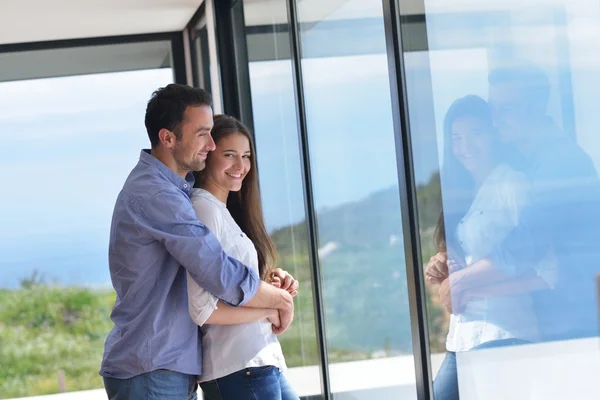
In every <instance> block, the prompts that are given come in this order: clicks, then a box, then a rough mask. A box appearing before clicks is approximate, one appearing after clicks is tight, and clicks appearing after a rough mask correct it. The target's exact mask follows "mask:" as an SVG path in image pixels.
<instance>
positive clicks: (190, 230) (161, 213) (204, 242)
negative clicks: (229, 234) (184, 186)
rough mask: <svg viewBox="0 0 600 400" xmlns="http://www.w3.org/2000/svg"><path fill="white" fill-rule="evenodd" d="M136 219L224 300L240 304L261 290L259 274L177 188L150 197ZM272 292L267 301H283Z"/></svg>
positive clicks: (199, 281)
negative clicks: (229, 249)
mask: <svg viewBox="0 0 600 400" xmlns="http://www.w3.org/2000/svg"><path fill="white" fill-rule="evenodd" d="M136 222H137V223H138V226H139V228H142V229H144V230H146V231H147V232H148V233H149V234H150V235H151V236H152V237H153V238H155V239H156V240H159V241H160V242H161V243H162V244H164V246H165V247H166V249H167V251H168V252H169V253H170V254H171V255H172V256H173V257H174V258H175V259H176V260H177V261H178V262H179V263H180V264H181V265H182V266H183V267H184V268H185V269H186V270H187V271H188V273H189V274H190V276H191V277H192V278H193V279H194V281H196V282H198V283H199V284H201V285H202V287H203V288H204V289H206V290H207V291H208V292H210V293H212V294H213V295H214V296H216V297H217V298H219V299H221V300H222V301H223V302H225V303H227V304H230V305H232V306H240V305H243V304H246V303H247V302H248V301H249V300H250V299H252V298H253V297H254V296H255V294H256V293H257V291H258V288H259V283H260V278H259V277H258V274H256V273H255V272H254V271H253V270H252V269H251V268H248V267H246V266H245V265H244V264H242V263H241V262H239V261H237V260H236V259H234V258H231V257H229V256H228V255H227V254H225V252H223V249H222V248H221V245H220V243H219V241H218V240H217V239H216V237H215V236H214V235H213V234H212V233H211V232H210V230H209V229H208V228H206V226H204V225H203V224H202V223H201V222H200V221H199V220H198V219H197V218H196V215H195V213H194V209H193V208H192V205H191V204H190V202H189V200H188V199H187V198H186V197H185V196H183V195H182V194H181V193H180V192H178V191H177V189H174V190H173V191H170V190H169V191H167V190H163V191H161V192H159V193H157V194H156V195H154V196H153V197H152V198H150V199H148V201H147V202H145V203H144V204H143V206H142V210H141V217H140V221H136ZM269 293H270V294H269V295H270V296H272V297H274V298H273V299H271V300H267V299H265V300H262V301H263V302H265V303H270V304H272V303H277V302H279V297H278V296H277V295H275V294H273V293H271V292H269ZM269 295H267V297H268V296H269ZM264 297H265V295H264V294H263V295H262V296H261V298H264ZM263 308H275V307H263Z"/></svg>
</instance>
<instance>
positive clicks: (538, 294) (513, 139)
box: [403, 0, 600, 400]
mask: <svg viewBox="0 0 600 400" xmlns="http://www.w3.org/2000/svg"><path fill="white" fill-rule="evenodd" d="M424 4H425V13H426V19H423V20H420V21H419V20H418V19H415V18H412V19H411V18H406V19H405V20H403V25H404V26H403V28H404V30H407V29H411V30H412V31H413V32H421V36H422V37H421V39H419V40H417V41H419V42H423V43H425V45H423V46H421V47H415V48H410V49H408V50H407V51H406V52H405V54H404V60H405V63H406V66H407V67H406V77H407V81H408V82H407V94H408V102H409V118H410V124H411V135H412V137H413V139H414V140H413V152H414V154H415V159H416V163H415V180H416V182H417V184H418V191H417V193H418V204H419V217H420V228H421V240H422V243H423V246H422V248H423V254H422V256H423V263H424V265H425V268H428V267H429V269H428V270H429V271H434V270H435V269H434V268H433V262H430V257H431V256H433V255H434V254H436V253H438V252H439V253H440V254H439V257H440V258H441V259H442V260H444V259H449V260H451V262H450V263H448V264H447V267H448V271H449V277H447V273H445V271H442V273H441V274H440V278H439V280H438V279H431V280H430V282H429V284H428V291H427V293H428V319H429V329H430V332H429V333H430V343H431V351H432V354H431V359H432V370H433V371H432V372H433V375H434V377H435V381H434V392H435V396H436V399H455V398H458V393H459V392H460V398H461V400H464V399H507V398H511V399H517V398H518V399H526V398H527V399H529V398H536V399H537V398H543V399H565V398H568V397H569V396H572V394H573V390H574V389H573V388H577V389H576V391H577V393H581V394H583V397H584V398H598V397H599V396H600V389H599V388H598V386H597V385H596V383H595V377H596V376H597V375H598V373H599V372H600V346H599V345H600V343H599V340H598V328H599V325H598V309H597V304H598V300H597V291H596V288H595V280H596V276H597V275H598V273H600V264H599V263H598V261H597V260H598V256H599V252H600V247H599V246H598V244H597V238H598V237H599V235H600V231H599V230H600V180H599V178H598V173H597V170H598V167H600V150H599V149H600V143H599V142H598V135H597V134H596V133H595V132H596V131H597V126H598V124H599V123H600V119H599V117H598V113H597V112H596V111H595V109H594V106H592V105H594V104H597V103H598V101H599V100H600V97H599V94H598V93H600V72H599V71H600V69H599V67H600V58H599V57H598V54H600V53H599V50H600V47H599V46H600V45H599V43H600V41H599V39H600V28H599V27H600V24H599V22H600V4H599V3H597V2H588V1H585V0H573V1H571V0H569V1H567V0H539V1H535V2H529V3H527V5H525V4H524V3H523V2H514V1H508V2H507V1H488V2H485V3H481V2H479V1H463V2H460V4H459V3H456V4H455V3H443V2H439V1H433V0H425V1H424ZM425 21H426V23H425ZM419 24H420V29H419V27H418V26H416V25H419ZM405 40H407V39H406V38H405ZM411 41H413V40H412V39H411ZM442 210H443V213H442ZM440 216H441V218H440ZM436 227H437V228H438V229H437V230H436ZM440 228H443V229H440ZM440 264H441V265H440V266H439V269H441V270H444V267H443V265H445V264H446V263H443V262H442V263H440ZM436 281H437V282H436ZM444 306H446V307H448V308H451V311H452V314H449V313H448V312H446V311H445V310H444ZM484 349H485V350H484Z"/></svg>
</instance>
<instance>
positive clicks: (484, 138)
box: [452, 117, 493, 172]
mask: <svg viewBox="0 0 600 400" xmlns="http://www.w3.org/2000/svg"><path fill="white" fill-rule="evenodd" d="M492 147H493V136H492V132H490V127H488V126H486V124H485V123H483V122H482V121H480V120H478V119H477V118H472V117H463V118H458V119H457V120H456V121H454V123H453V124H452V153H454V156H456V158H457V159H458V161H460V163H461V164H462V165H463V166H464V167H465V168H466V169H467V170H468V171H471V172H474V171H477V170H478V169H479V168H481V167H482V166H484V165H489V164H490V162H491V161H492V159H493V153H492V152H493V149H492Z"/></svg>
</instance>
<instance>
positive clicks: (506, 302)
mask: <svg viewBox="0 0 600 400" xmlns="http://www.w3.org/2000/svg"><path fill="white" fill-rule="evenodd" d="M444 147H445V151H444V168H443V173H442V176H441V182H442V185H443V187H444V191H443V194H444V199H443V205H444V214H443V215H442V216H441V217H440V219H439V221H438V226H437V229H436V231H435V234H434V243H435V245H436V247H437V249H438V254H436V255H435V256H433V257H432V258H431V260H430V263H429V264H428V266H427V271H426V277H427V280H428V281H429V282H430V283H440V284H441V286H440V294H441V297H444V296H443V295H442V294H445V297H446V298H450V297H451V298H452V301H451V305H450V307H448V308H450V310H449V311H451V312H452V315H451V317H450V329H449V332H448V337H447V340H446V348H447V350H448V352H447V354H446V358H445V360H444V362H443V363H442V366H441V368H440V370H439V372H438V375H437V376H436V379H435V381H434V385H433V388H434V397H435V398H436V400H451V399H458V379H457V371H456V355H455V353H456V352H461V351H469V350H473V349H480V348H485V347H497V346H502V345H514V344H522V343H529V342H534V341H536V340H538V335H539V333H538V329H537V321H536V319H535V314H534V312H533V308H532V302H531V296H530V294H529V292H531V291H533V290H540V289H545V288H549V287H551V285H552V284H553V279H554V276H553V274H554V272H555V269H554V268H555V264H554V263H553V262H552V259H551V257H550V256H549V257H548V259H547V260H545V261H546V262H544V263H543V264H541V265H539V266H537V267H534V268H533V269H532V274H531V275H527V276H518V277H515V276H511V275H510V274H509V273H505V272H504V271H510V270H511V266H510V265H493V264H492V263H491V262H488V261H487V260H486V257H488V256H489V255H490V253H491V252H492V251H493V249H494V246H495V245H497V244H498V243H499V242H500V241H501V240H502V239H503V238H505V237H506V235H507V234H508V233H509V232H511V231H512V230H513V229H514V228H515V227H516V226H517V225H518V222H519V215H520V210H521V209H522V207H523V205H524V204H525V203H526V201H527V191H528V183H527V179H526V177H525V176H524V175H523V174H522V173H520V172H518V171H516V170H515V169H513V168H512V167H511V166H509V165H508V163H507V162H506V161H505V159H506V154H505V151H504V148H503V146H502V144H501V143H500V141H499V139H498V136H497V135H496V132H495V130H494V127H493V124H492V118H491V112H490V109H489V107H488V105H487V103H486V102H485V101H484V100H483V99H481V98H480V97H477V96H467V97H464V98H461V99H458V100H456V101H455V102H454V103H453V104H452V106H451V107H450V109H449V110H448V113H447V114H446V118H445V120H444ZM523 241H524V243H523V245H524V246H526V245H527V244H526V243H527V238H523Z"/></svg>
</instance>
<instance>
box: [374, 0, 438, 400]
mask: <svg viewBox="0 0 600 400" xmlns="http://www.w3.org/2000/svg"><path fill="white" fill-rule="evenodd" d="M383 13H384V22H385V37H386V47H387V56H388V68H389V75H390V89H391V96H392V98H391V102H392V109H393V113H392V114H393V120H394V133H395V134H394V136H395V141H396V158H397V168H398V187H399V190H400V208H401V213H402V233H403V236H404V254H405V261H406V277H407V286H408V296H409V299H408V300H409V308H410V320H411V331H412V343H413V355H414V360H415V374H416V383H417V398H418V399H419V400H429V399H430V398H431V396H432V387H431V379H430V376H431V372H430V359H429V334H428V330H427V309H426V303H425V287H424V282H423V274H422V271H421V266H420V263H421V261H420V260H421V243H420V237H419V221H418V214H417V199H416V185H415V181H414V173H413V172H414V171H413V155H412V145H411V136H410V122H409V116H408V99H407V94H406V76H405V65H404V57H403V48H402V37H401V25H400V11H399V0H383Z"/></svg>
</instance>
